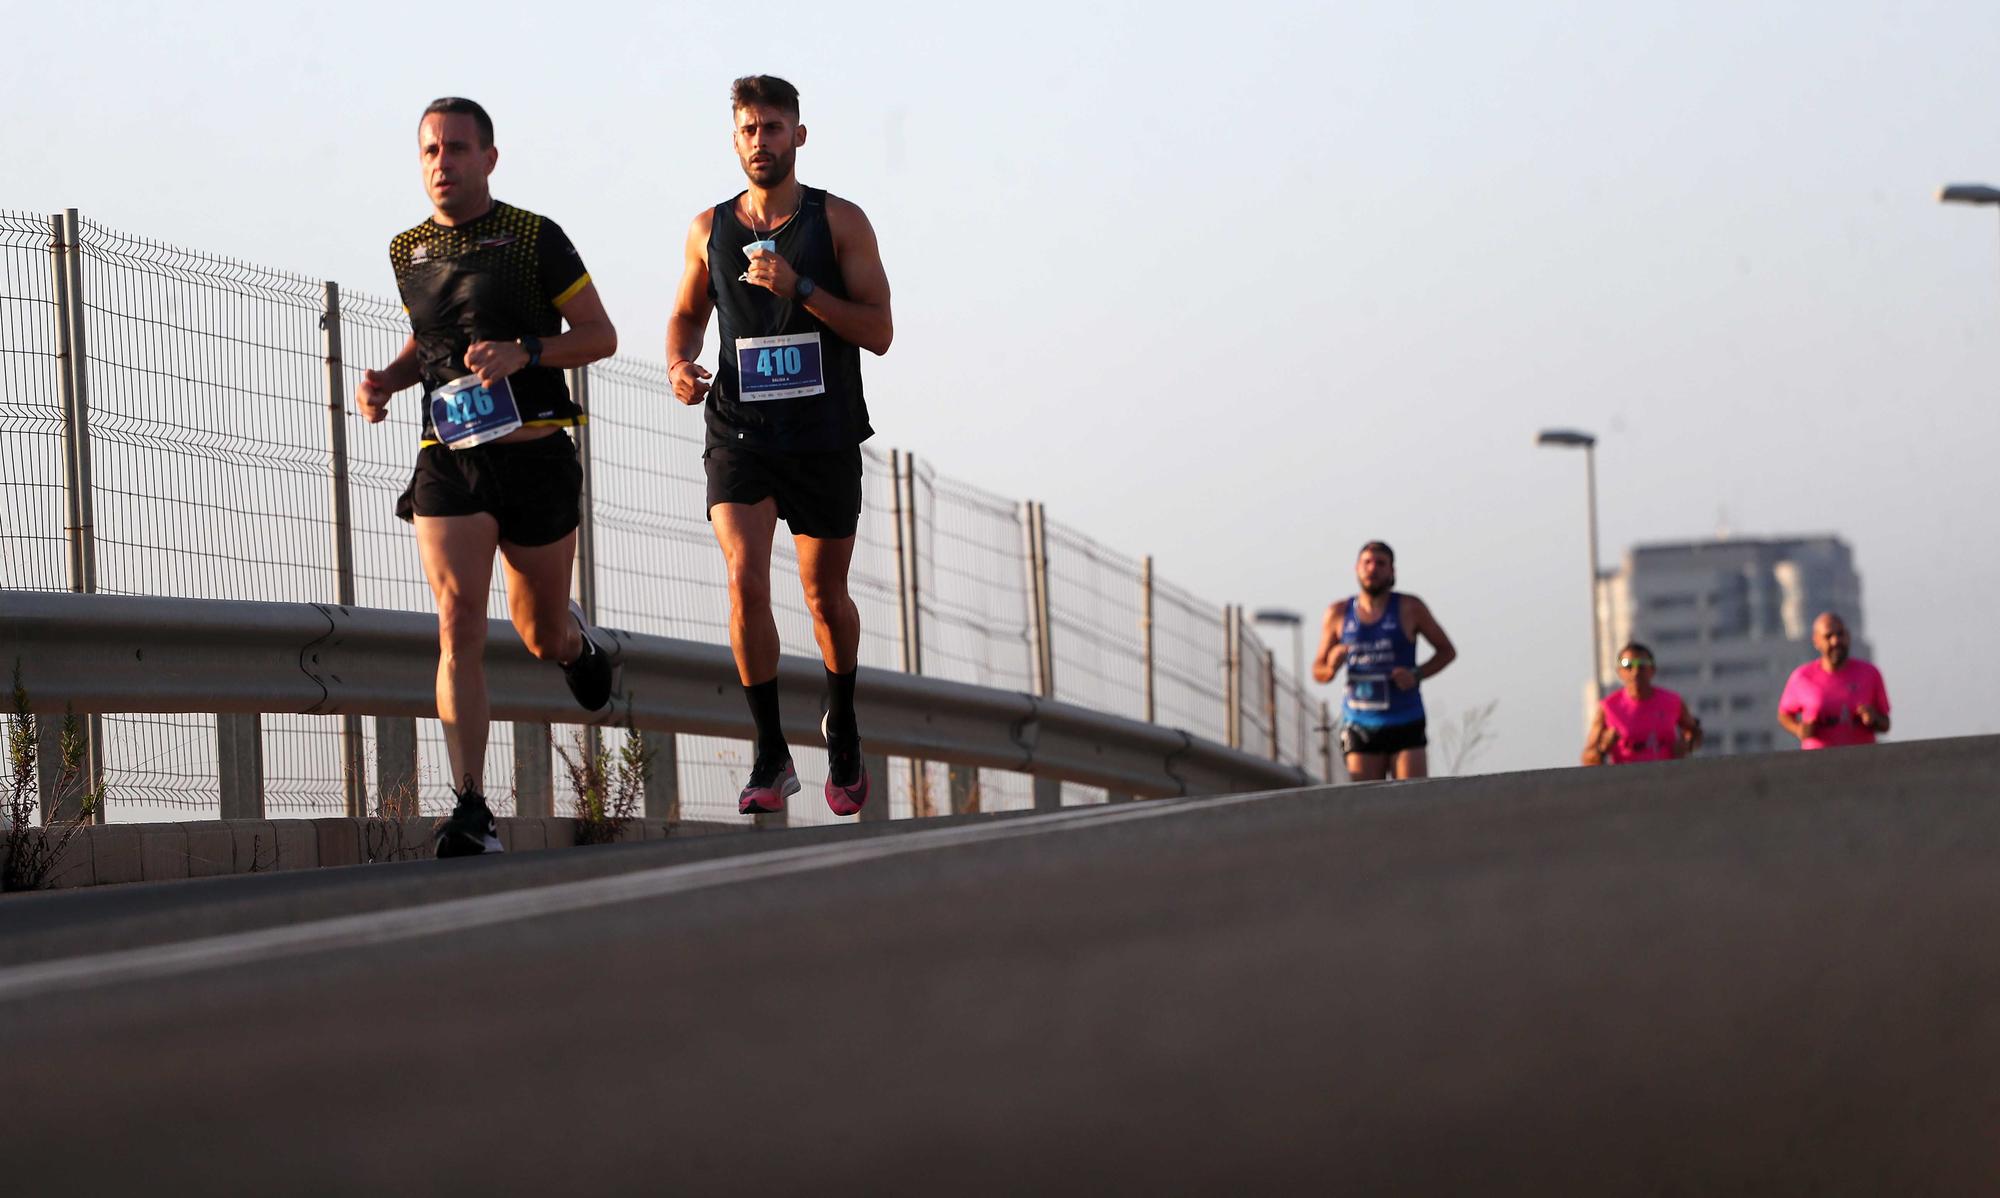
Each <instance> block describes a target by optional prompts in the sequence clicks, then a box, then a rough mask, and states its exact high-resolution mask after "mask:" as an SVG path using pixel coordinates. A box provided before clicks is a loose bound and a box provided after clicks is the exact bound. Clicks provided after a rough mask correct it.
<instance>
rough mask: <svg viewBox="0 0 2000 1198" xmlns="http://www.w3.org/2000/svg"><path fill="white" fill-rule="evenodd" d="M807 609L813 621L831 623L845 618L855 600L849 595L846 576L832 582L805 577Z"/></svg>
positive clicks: (822, 623) (824, 623) (823, 623)
mask: <svg viewBox="0 0 2000 1198" xmlns="http://www.w3.org/2000/svg"><path fill="white" fill-rule="evenodd" d="M804 582H805V592H806V610H807V611H808V612H810V613H812V618H813V622H814V623H815V624H820V625H831V624H835V623H838V622H839V621H841V620H842V619H844V618H845V616H846V614H847V612H848V611H849V609H850V608H851V607H852V606H853V601H852V600H850V599H849V598H848V595H847V580H846V579H845V578H842V579H837V580H833V581H831V582H826V581H820V580H815V579H811V578H808V579H805V580H804Z"/></svg>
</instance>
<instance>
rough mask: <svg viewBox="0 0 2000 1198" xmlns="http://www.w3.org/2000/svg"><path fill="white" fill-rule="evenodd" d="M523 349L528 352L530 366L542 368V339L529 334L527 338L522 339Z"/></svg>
mask: <svg viewBox="0 0 2000 1198" xmlns="http://www.w3.org/2000/svg"><path fill="white" fill-rule="evenodd" d="M521 348H522V349H525V350H527V351H528V365H530V366H540V365H541V364H542V339H541V338H540V337H537V336H535V335H534V334H533V333H529V334H528V335H527V336H525V337H523V338H521Z"/></svg>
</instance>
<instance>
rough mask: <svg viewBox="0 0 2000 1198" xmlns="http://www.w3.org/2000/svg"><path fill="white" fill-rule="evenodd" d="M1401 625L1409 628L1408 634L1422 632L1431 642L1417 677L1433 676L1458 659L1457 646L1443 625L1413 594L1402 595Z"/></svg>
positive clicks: (1418, 669)
mask: <svg viewBox="0 0 2000 1198" xmlns="http://www.w3.org/2000/svg"><path fill="white" fill-rule="evenodd" d="M1403 627H1405V628H1407V629H1409V630H1410V636H1411V637H1413V638H1414V637H1416V636H1417V635H1419V634H1422V636H1423V638H1424V639H1425V640H1427V641H1429V642H1430V643H1431V649H1432V653H1431V659H1430V660H1429V661H1427V662H1424V663H1423V664H1422V665H1419V666H1418V667H1417V677H1418V678H1419V679H1423V678H1435V677H1436V676H1438V675H1439V674H1442V673H1443V672H1444V668H1445V667H1446V666H1448V665H1450V664H1451V663H1452V662H1454V661H1457V660H1458V648H1457V646H1455V645H1453V644H1452V643H1451V638H1450V637H1448V636H1446V635H1445V633H1444V625H1442V624H1439V623H1438V622H1437V617H1436V616H1433V615H1432V614H1431V609H1430V607H1429V606H1428V605H1427V604H1425V603H1424V601H1423V600H1421V599H1419V598H1417V597H1416V596H1415V595H1405V596H1403Z"/></svg>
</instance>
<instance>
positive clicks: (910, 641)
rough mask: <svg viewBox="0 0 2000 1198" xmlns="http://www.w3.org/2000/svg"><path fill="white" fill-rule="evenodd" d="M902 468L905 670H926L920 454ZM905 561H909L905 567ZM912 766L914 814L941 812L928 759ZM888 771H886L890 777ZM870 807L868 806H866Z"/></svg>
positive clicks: (899, 566)
mask: <svg viewBox="0 0 2000 1198" xmlns="http://www.w3.org/2000/svg"><path fill="white" fill-rule="evenodd" d="M897 457H898V458H899V459H900V461H901V462H902V472H901V474H900V475H899V476H898V477H897V479H896V495H897V499H896V511H897V514H898V519H899V520H900V521H901V522H900V523H899V524H898V526H897V536H896V540H897V545H898V547H899V549H900V553H899V554H898V556H897V559H896V571H897V575H896V576H897V578H898V580H899V581H900V582H901V583H902V584H903V593H904V595H905V602H906V604H907V606H908V611H909V614H908V616H907V617H906V618H905V620H904V623H903V670H904V672H905V673H909V674H921V673H923V672H924V615H923V613H924V605H923V597H924V590H923V579H922V569H921V566H922V562H923V559H922V557H921V556H920V555H919V552H918V548H917V544H918V540H919V538H918V536H917V531H918V528H919V523H918V518H917V455H916V454H913V453H904V454H899V455H897ZM905 563H907V565H908V569H907V571H905V569H904V566H905ZM909 766H910V815H911V816H912V817H914V818H916V819H924V818H926V817H928V816H931V815H935V814H936V813H937V807H936V806H935V805H934V804H933V803H932V802H931V780H930V774H929V772H928V771H927V770H925V769H924V763H923V762H922V761H920V760H918V759H917V758H915V757H912V758H910V759H909ZM887 776H888V772H887V771H886V770H885V771H884V772H883V777H885V778H886V777H887ZM863 810H866V808H863Z"/></svg>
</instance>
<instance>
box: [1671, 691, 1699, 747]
mask: <svg viewBox="0 0 2000 1198" xmlns="http://www.w3.org/2000/svg"><path fill="white" fill-rule="evenodd" d="M1680 733H1681V734H1680V738H1679V742H1678V743H1677V744H1675V746H1674V756H1676V757H1688V756H1691V755H1692V754H1693V753H1694V751H1695V750H1696V749H1699V748H1701V721H1700V720H1698V719H1696V718H1695V717H1694V713H1693V712H1692V711H1689V710H1688V705H1687V704H1686V703H1682V704H1681V718H1680Z"/></svg>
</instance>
